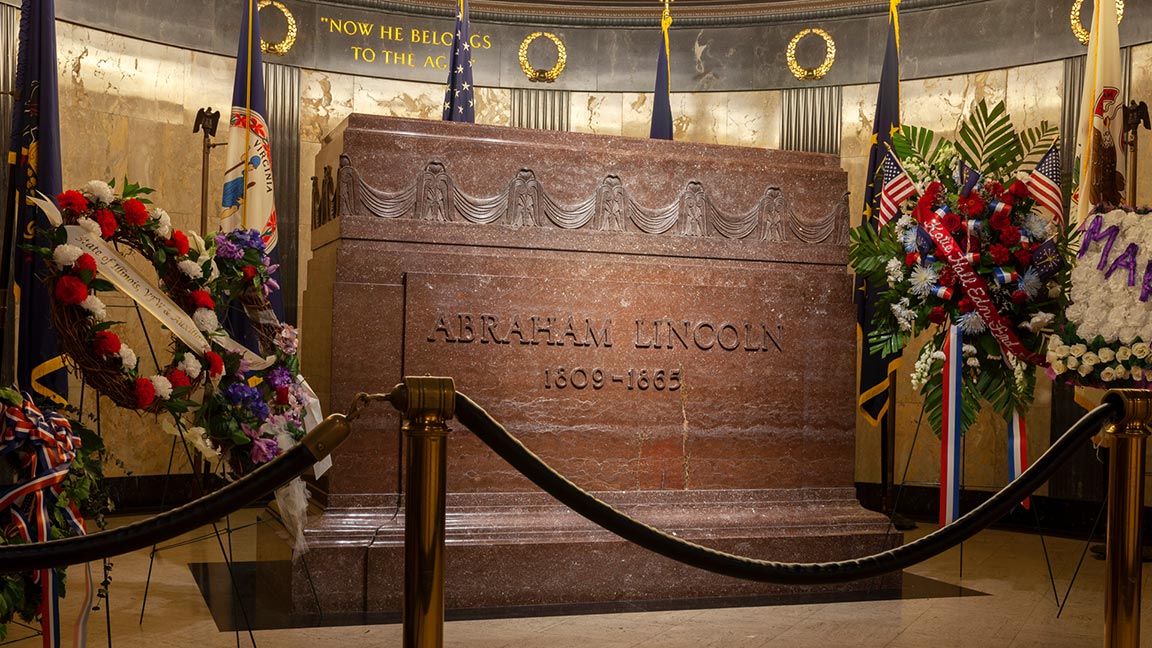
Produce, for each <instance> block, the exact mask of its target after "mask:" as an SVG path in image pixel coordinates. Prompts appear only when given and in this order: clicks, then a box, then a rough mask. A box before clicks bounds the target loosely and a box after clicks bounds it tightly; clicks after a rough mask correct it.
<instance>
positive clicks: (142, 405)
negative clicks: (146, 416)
mask: <svg viewBox="0 0 1152 648" xmlns="http://www.w3.org/2000/svg"><path fill="white" fill-rule="evenodd" d="M133 393H135V394H136V407H138V408H139V409H147V408H148V407H149V406H150V405H152V403H153V402H155V401H156V387H155V385H153V384H152V381H151V380H148V379H147V378H137V379H136V386H135V388H134V389H133Z"/></svg>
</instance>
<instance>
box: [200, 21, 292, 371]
mask: <svg viewBox="0 0 1152 648" xmlns="http://www.w3.org/2000/svg"><path fill="white" fill-rule="evenodd" d="M243 4H244V9H243V11H242V13H241V20H240V44H239V47H238V48H237V51H236V76H235V80H234V83H233V86H232V110H231V112H230V114H229V117H228V148H227V152H226V153H225V166H224V190H223V198H222V200H221V210H222V211H221V212H220V228H221V229H222V230H223V231H224V232H225V233H227V232H230V231H232V230H234V229H237V228H243V229H250V230H255V231H256V232H258V233H259V234H260V238H261V240H262V241H263V243H264V251H265V254H267V255H268V258H269V267H278V266H279V258H280V250H279V248H278V247H277V243H278V242H279V233H278V230H277V227H276V202H275V200H274V196H273V183H272V143H271V141H270V140H269V135H270V131H269V128H268V122H267V110H266V109H265V103H264V67H263V60H262V57H261V55H260V12H259V11H258V10H257V9H256V6H255V5H256V4H257V2H256V0H244V3H243ZM205 235H207V233H205ZM270 274H271V277H272V281H274V282H276V283H277V284H278V283H279V272H278V271H273V272H272V273H270ZM267 299H268V304H269V307H270V308H271V311H272V313H271V314H267V313H265V314H259V313H245V312H244V309H243V308H241V306H240V304H238V303H235V302H233V303H232V304H231V305H230V307H229V310H228V312H227V313H225V315H224V318H223V325H224V328H225V329H226V330H227V331H228V333H229V334H231V335H232V337H234V338H235V339H236V340H237V341H239V342H240V343H241V344H243V345H244V346H246V347H248V348H249V349H252V350H258V349H259V348H260V344H259V338H258V335H257V333H256V331H255V329H254V328H253V327H252V326H251V324H250V320H252V319H254V318H255V319H257V320H260V321H264V320H267V319H270V318H271V317H272V316H275V319H276V320H277V321H282V320H283V319H284V299H283V295H282V294H281V293H280V291H279V290H277V289H274V290H272V291H271V292H269V293H268V294H267ZM268 344H269V341H268V340H265V344H264V346H266V347H267V346H268ZM262 351H263V352H267V349H262Z"/></svg>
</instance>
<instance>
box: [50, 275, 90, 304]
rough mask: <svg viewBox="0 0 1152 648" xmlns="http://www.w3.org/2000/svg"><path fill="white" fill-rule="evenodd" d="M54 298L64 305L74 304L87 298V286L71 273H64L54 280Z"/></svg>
mask: <svg viewBox="0 0 1152 648" xmlns="http://www.w3.org/2000/svg"><path fill="white" fill-rule="evenodd" d="M55 293H56V299H57V300H58V301H59V302H60V303H61V304H64V305H65V306H75V305H76V304H79V303H80V302H82V301H84V300H85V299H88V286H85V285H84V282H83V281H80V279H78V278H76V277H73V276H72V275H64V276H63V277H60V279H59V280H58V281H57V282H56V291H55Z"/></svg>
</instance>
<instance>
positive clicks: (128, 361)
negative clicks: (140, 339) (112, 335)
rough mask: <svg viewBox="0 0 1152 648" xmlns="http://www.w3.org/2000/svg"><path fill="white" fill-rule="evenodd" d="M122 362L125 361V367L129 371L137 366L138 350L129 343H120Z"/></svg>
mask: <svg viewBox="0 0 1152 648" xmlns="http://www.w3.org/2000/svg"><path fill="white" fill-rule="evenodd" d="M120 362H122V363H124V369H126V370H127V371H132V370H133V369H135V368H136V362H137V358H136V352H135V351H133V350H132V347H130V346H128V345H127V344H121V345H120Z"/></svg>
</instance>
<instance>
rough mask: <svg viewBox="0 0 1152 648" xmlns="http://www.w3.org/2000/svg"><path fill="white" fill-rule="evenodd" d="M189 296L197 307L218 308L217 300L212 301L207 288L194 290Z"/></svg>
mask: <svg viewBox="0 0 1152 648" xmlns="http://www.w3.org/2000/svg"><path fill="white" fill-rule="evenodd" d="M188 298H189V300H190V301H191V302H192V305H193V306H194V307H196V308H216V302H214V301H212V295H209V294H208V291H207V290H193V291H192V292H190V293H188Z"/></svg>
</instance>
